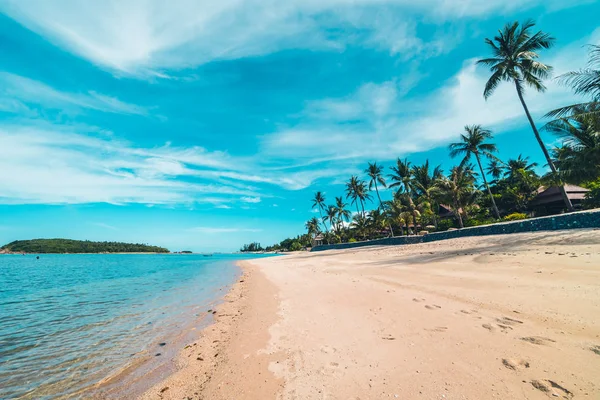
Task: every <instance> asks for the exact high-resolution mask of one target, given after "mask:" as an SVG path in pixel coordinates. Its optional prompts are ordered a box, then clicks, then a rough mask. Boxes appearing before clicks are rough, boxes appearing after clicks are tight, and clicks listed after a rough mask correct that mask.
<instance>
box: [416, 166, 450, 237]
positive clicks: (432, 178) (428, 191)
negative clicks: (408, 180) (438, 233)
mask: <svg viewBox="0 0 600 400" xmlns="http://www.w3.org/2000/svg"><path fill="white" fill-rule="evenodd" d="M412 175H413V181H412V182H413V187H414V190H415V192H416V194H417V195H418V196H420V197H422V198H423V199H425V200H426V201H427V202H428V203H429V205H430V208H432V210H431V212H432V214H433V224H434V225H435V229H436V230H437V228H438V220H437V213H438V210H439V204H438V202H437V199H436V197H435V193H436V187H437V183H438V181H439V179H440V178H442V176H443V171H442V168H441V166H439V165H438V166H437V167H435V168H434V169H433V171H432V172H431V173H430V172H429V160H426V161H425V163H424V164H423V165H415V166H414V167H413V169H412Z"/></svg>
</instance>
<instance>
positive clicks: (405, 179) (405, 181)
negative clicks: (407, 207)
mask: <svg viewBox="0 0 600 400" xmlns="http://www.w3.org/2000/svg"><path fill="white" fill-rule="evenodd" d="M390 169H391V170H392V172H393V173H392V174H390V175H389V177H390V180H391V181H392V182H393V183H392V184H391V185H390V186H389V187H390V188H394V187H397V188H398V189H399V191H403V192H405V193H406V194H407V195H408V200H409V202H410V203H412V204H411V208H412V209H413V210H416V207H415V206H414V203H413V179H412V178H413V176H412V169H411V167H410V162H409V161H408V160H407V159H405V160H404V161H402V160H401V159H399V158H398V159H397V160H396V166H392V167H390ZM413 220H414V221H416V220H417V215H416V213H415V214H413ZM415 230H416V223H415Z"/></svg>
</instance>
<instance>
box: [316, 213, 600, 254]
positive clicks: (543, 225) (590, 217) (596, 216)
mask: <svg viewBox="0 0 600 400" xmlns="http://www.w3.org/2000/svg"><path fill="white" fill-rule="evenodd" d="M581 228H600V209H599V210H590V211H578V212H574V213H569V214H561V215H552V216H549V217H538V218H530V219H525V220H522V221H512V222H500V223H497V224H492V225H481V226H474V227H471V228H464V229H458V230H455V231H446V232H436V233H430V234H428V235H425V236H398V237H393V238H385V239H377V240H369V241H365V242H355V243H341V244H330V245H323V246H317V247H315V248H314V249H312V251H323V250H341V249H350V248H355V247H364V246H396V245H403V244H416V243H422V242H434V241H436V240H445V239H455V238H460V237H468V236H486V235H503V234H508V233H521V232H537V231H555V230H563V229H581ZM599 234H600V233H599Z"/></svg>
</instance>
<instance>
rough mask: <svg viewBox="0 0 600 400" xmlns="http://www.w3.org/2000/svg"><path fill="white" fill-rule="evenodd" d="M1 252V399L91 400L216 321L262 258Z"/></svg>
mask: <svg viewBox="0 0 600 400" xmlns="http://www.w3.org/2000/svg"><path fill="white" fill-rule="evenodd" d="M37 257H38V255H31V254H28V255H0V399H68V398H85V397H86V395H85V393H89V390H91V388H93V387H95V386H97V383H98V382H101V381H103V380H107V379H108V378H110V377H111V376H112V375H115V374H117V373H119V372H120V371H124V370H126V369H127V368H131V366H132V365H135V364H136V362H138V361H139V360H142V359H150V358H151V359H153V360H161V358H160V357H161V356H163V359H165V360H166V359H167V357H169V356H172V355H173V353H174V352H176V351H177V348H176V346H177V344H176V343H174V340H173V338H175V337H181V332H182V331H184V330H189V329H195V328H198V326H199V324H200V325H201V324H206V323H209V322H210V316H211V313H210V312H209V310H210V309H211V307H215V305H216V304H218V302H219V301H220V299H221V298H222V297H223V296H224V295H225V294H226V293H227V290H228V288H229V287H230V286H231V284H232V283H233V282H235V281H236V279H238V278H239V276H240V273H241V271H240V269H239V267H237V266H236V265H235V262H236V261H238V260H240V259H248V258H253V257H259V256H257V255H223V254H214V255H212V256H204V255H201V254H80V255H79V254H68V255H59V254H56V255H53V254H41V255H39V258H37Z"/></svg>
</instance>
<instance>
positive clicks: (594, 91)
mask: <svg viewBox="0 0 600 400" xmlns="http://www.w3.org/2000/svg"><path fill="white" fill-rule="evenodd" d="M558 80H559V81H561V82H562V83H563V84H566V85H568V86H571V87H572V88H573V90H574V91H575V93H576V94H581V95H584V96H590V97H591V99H592V101H590V102H587V103H580V104H574V105H570V106H566V107H561V108H558V109H556V110H552V111H550V112H549V113H548V114H546V116H547V117H554V118H568V117H572V116H576V115H579V116H583V115H585V114H596V115H598V114H599V113H600V45H591V46H590V58H589V60H588V66H587V68H585V69H581V70H579V71H573V72H568V73H566V74H563V75H561V76H559V77H558Z"/></svg>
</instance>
